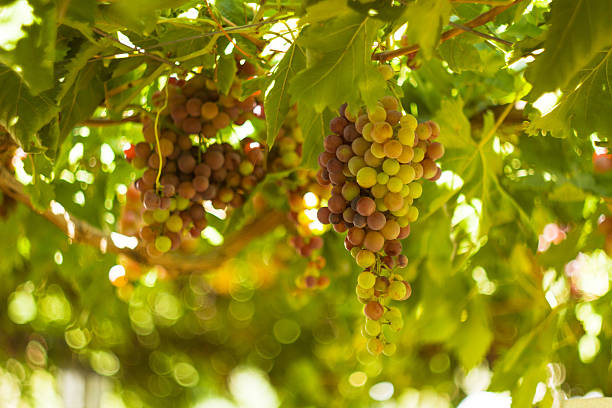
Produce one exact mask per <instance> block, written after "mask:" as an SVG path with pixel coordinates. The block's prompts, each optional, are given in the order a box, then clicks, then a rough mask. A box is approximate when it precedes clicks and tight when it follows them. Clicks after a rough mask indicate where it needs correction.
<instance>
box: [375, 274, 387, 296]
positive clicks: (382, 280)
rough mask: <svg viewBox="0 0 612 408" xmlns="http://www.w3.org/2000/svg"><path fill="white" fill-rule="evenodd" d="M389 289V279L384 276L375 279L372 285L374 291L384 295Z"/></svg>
mask: <svg viewBox="0 0 612 408" xmlns="http://www.w3.org/2000/svg"><path fill="white" fill-rule="evenodd" d="M388 287H389V279H388V278H387V277H386V276H378V277H376V283H374V290H376V291H378V292H381V293H385V292H386V291H387V288H388Z"/></svg>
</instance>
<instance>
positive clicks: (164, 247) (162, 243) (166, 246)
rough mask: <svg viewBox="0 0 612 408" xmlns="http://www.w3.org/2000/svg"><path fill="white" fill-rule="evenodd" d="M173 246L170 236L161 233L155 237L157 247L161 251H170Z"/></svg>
mask: <svg viewBox="0 0 612 408" xmlns="http://www.w3.org/2000/svg"><path fill="white" fill-rule="evenodd" d="M170 248H172V241H171V240H170V238H168V237H166V236H164V235H161V236H159V237H157V238H156V239H155V249H157V250H158V251H159V252H161V253H165V252H168V251H169V250H170Z"/></svg>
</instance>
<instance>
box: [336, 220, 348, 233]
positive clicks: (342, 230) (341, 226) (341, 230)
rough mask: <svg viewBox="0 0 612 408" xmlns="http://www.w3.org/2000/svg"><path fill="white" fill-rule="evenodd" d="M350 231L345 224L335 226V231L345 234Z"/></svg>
mask: <svg viewBox="0 0 612 408" xmlns="http://www.w3.org/2000/svg"><path fill="white" fill-rule="evenodd" d="M347 229H348V227H347V226H346V225H345V224H344V223H343V222H341V223H338V224H334V231H336V232H339V233H343V232H345V231H346V230H347Z"/></svg>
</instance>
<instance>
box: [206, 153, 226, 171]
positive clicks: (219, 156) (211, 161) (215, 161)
mask: <svg viewBox="0 0 612 408" xmlns="http://www.w3.org/2000/svg"><path fill="white" fill-rule="evenodd" d="M204 161H205V162H206V164H207V165H208V166H210V168H211V169H212V170H218V169H220V168H221V167H223V164H224V163H225V157H224V156H223V153H221V152H218V151H211V150H208V151H207V152H206V153H204Z"/></svg>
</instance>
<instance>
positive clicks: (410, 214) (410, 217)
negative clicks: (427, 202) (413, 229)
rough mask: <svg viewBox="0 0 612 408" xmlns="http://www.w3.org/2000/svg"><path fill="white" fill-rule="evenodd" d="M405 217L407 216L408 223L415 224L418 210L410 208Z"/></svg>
mask: <svg viewBox="0 0 612 408" xmlns="http://www.w3.org/2000/svg"><path fill="white" fill-rule="evenodd" d="M406 215H407V216H408V220H409V221H410V222H415V221H416V220H417V219H418V218H419V209H418V208H416V207H410V209H409V210H408V214H406Z"/></svg>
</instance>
